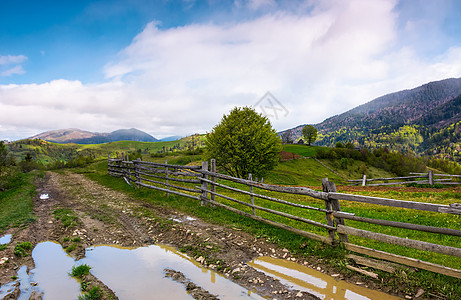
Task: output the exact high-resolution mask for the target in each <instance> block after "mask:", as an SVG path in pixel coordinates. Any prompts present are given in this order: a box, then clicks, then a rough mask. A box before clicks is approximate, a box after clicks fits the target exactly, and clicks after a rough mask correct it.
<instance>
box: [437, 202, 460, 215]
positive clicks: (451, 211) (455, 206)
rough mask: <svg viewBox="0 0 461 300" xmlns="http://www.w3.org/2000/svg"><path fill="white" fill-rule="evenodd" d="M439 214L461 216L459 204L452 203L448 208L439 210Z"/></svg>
mask: <svg viewBox="0 0 461 300" xmlns="http://www.w3.org/2000/svg"><path fill="white" fill-rule="evenodd" d="M439 212H443V213H449V214H456V215H461V204H459V203H452V204H450V205H448V208H445V207H442V208H439Z"/></svg>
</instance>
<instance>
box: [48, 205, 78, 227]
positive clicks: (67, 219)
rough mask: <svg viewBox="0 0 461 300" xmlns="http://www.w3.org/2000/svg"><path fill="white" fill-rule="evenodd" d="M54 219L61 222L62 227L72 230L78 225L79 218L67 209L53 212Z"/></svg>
mask: <svg viewBox="0 0 461 300" xmlns="http://www.w3.org/2000/svg"><path fill="white" fill-rule="evenodd" d="M53 214H54V218H55V219H56V220H61V223H62V226H64V227H69V228H72V227H73V226H75V225H77V224H78V217H77V215H76V214H75V212H74V211H72V210H70V209H66V208H58V209H55V210H54V211H53Z"/></svg>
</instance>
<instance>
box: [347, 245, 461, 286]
mask: <svg viewBox="0 0 461 300" xmlns="http://www.w3.org/2000/svg"><path fill="white" fill-rule="evenodd" d="M344 246H345V248H346V249H347V250H349V251H353V252H357V253H360V254H364V255H368V256H371V257H374V258H379V259H384V260H388V261H392V262H395V263H399V264H402V265H406V266H410V267H414V268H418V269H423V270H427V271H431V272H435V273H439V274H443V275H447V276H451V277H455V278H460V279H461V270H458V269H453V268H449V267H445V266H442V265H438V264H434V263H431V262H426V261H422V260H419V259H414V258H410V257H405V256H401V255H397V254H393V253H388V252H384V251H380V250H375V249H371V248H367V247H363V246H358V245H354V244H350V243H344Z"/></svg>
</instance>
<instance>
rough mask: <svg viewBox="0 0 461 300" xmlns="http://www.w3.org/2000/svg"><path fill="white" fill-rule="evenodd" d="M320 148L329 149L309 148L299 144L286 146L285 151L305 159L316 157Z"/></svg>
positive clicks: (284, 146)
mask: <svg viewBox="0 0 461 300" xmlns="http://www.w3.org/2000/svg"><path fill="white" fill-rule="evenodd" d="M320 148H324V149H328V148H327V147H319V146H307V145H298V144H284V145H283V151H286V152H292V153H295V154H298V155H301V156H304V157H314V155H315V153H317V150H318V149H320Z"/></svg>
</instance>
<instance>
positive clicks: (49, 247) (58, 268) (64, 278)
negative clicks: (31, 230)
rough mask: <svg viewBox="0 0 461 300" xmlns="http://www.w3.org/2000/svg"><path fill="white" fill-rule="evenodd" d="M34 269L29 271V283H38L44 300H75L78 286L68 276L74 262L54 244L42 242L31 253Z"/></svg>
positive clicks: (58, 245) (59, 246)
mask: <svg viewBox="0 0 461 300" xmlns="http://www.w3.org/2000/svg"><path fill="white" fill-rule="evenodd" d="M32 258H33V259H34V262H35V269H33V270H32V271H30V277H31V281H34V282H37V283H38V288H39V290H40V291H43V292H44V293H45V294H46V295H45V299H77V297H78V296H79V295H80V284H79V282H78V281H77V280H76V279H75V278H72V277H70V276H69V274H68V273H69V272H70V271H71V270H72V266H74V265H75V261H74V259H73V258H72V257H70V256H69V255H67V254H66V252H65V251H64V250H63V249H62V246H61V245H60V244H58V243H55V242H42V243H39V244H37V246H35V248H34V250H33V251H32Z"/></svg>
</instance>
